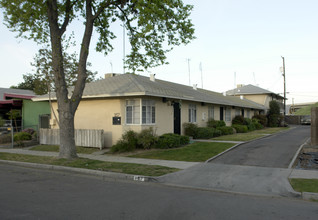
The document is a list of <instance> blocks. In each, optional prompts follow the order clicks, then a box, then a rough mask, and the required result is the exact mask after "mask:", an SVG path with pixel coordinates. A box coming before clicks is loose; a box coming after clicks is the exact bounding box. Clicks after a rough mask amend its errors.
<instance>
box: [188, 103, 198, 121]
mask: <svg viewBox="0 0 318 220" xmlns="http://www.w3.org/2000/svg"><path fill="white" fill-rule="evenodd" d="M189 122H192V123H195V122H197V106H196V105H193V104H189Z"/></svg>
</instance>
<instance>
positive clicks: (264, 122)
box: [252, 115, 268, 127]
mask: <svg viewBox="0 0 318 220" xmlns="http://www.w3.org/2000/svg"><path fill="white" fill-rule="evenodd" d="M252 119H257V120H258V122H259V123H260V124H261V125H263V127H266V126H267V121H268V120H267V117H266V115H254V116H253V118H252Z"/></svg>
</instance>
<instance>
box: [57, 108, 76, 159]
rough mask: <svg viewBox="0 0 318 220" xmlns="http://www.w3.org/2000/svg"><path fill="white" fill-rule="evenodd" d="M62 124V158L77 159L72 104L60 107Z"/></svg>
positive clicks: (60, 153) (60, 154) (60, 155)
mask: <svg viewBox="0 0 318 220" xmlns="http://www.w3.org/2000/svg"><path fill="white" fill-rule="evenodd" d="M59 119H60V120H59V122H60V152H59V157H60V158H67V159H72V158H77V154H76V146H75V139H74V136H75V132H74V114H73V113H72V112H71V108H70V104H67V103H65V104H64V106H60V105H59Z"/></svg>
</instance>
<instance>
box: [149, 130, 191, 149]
mask: <svg viewBox="0 0 318 220" xmlns="http://www.w3.org/2000/svg"><path fill="white" fill-rule="evenodd" d="M189 142H190V139H189V137H188V136H183V135H178V134H172V133H169V134H163V135H161V136H160V137H159V139H158V142H157V144H156V145H154V147H155V148H161V149H167V148H177V147H181V146H183V145H186V144H188V143H189Z"/></svg>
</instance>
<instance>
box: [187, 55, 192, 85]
mask: <svg viewBox="0 0 318 220" xmlns="http://www.w3.org/2000/svg"><path fill="white" fill-rule="evenodd" d="M187 62H188V71H189V86H191V81H190V59H189V58H188V59H187Z"/></svg>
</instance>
